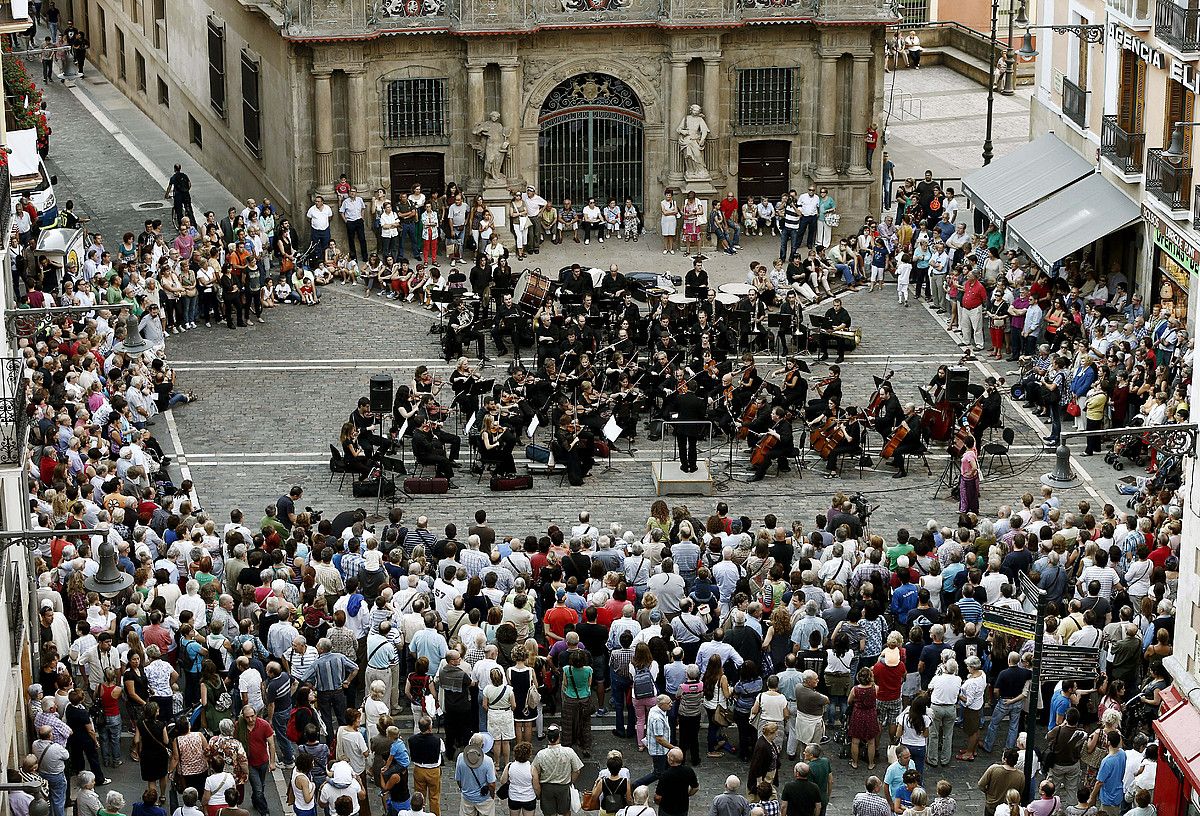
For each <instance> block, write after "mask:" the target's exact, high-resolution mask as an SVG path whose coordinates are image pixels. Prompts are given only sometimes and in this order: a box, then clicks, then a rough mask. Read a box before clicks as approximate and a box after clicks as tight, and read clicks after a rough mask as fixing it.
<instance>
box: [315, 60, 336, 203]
mask: <svg viewBox="0 0 1200 816" xmlns="http://www.w3.org/2000/svg"><path fill="white" fill-rule="evenodd" d="M332 80H333V72H332V71H313V81H314V84H315V91H314V93H313V151H314V152H315V153H316V155H317V161H316V165H317V167H316V170H317V172H316V184H317V192H319V193H326V194H328V193H331V192H333V81H332Z"/></svg>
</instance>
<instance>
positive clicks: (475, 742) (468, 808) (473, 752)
mask: <svg viewBox="0 0 1200 816" xmlns="http://www.w3.org/2000/svg"><path fill="white" fill-rule="evenodd" d="M547 730H549V729H547ZM572 753H573V752H572ZM580 766H581V767H582V763H580ZM534 780H535V781H534V788H537V781H536V777H535V778H534ZM454 781H455V782H457V783H458V789H459V793H460V795H461V796H462V801H461V803H460V804H459V813H460V814H461V816H493V814H494V813H495V810H496V765H495V763H493V762H492V758H491V757H489V756H487V755H486V754H485V753H484V752H483V735H482V734H473V735H472V736H471V739H470V741H469V742H468V743H467V747H466V750H464V751H463V752H462V754H460V755H459V757H458V761H457V763H455V766H454ZM570 802H571V799H570V796H568V797H567V809H570ZM542 807H543V812H544V813H546V814H547V816H549V814H551V813H565V812H566V811H565V810H564V811H550V810H546V809H545V803H544V802H543V804H542Z"/></svg>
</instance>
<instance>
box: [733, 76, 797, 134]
mask: <svg viewBox="0 0 1200 816" xmlns="http://www.w3.org/2000/svg"><path fill="white" fill-rule="evenodd" d="M796 72H797V69H795V68H744V69H741V70H739V71H738V119H737V124H738V126H739V127H741V128H748V129H757V128H769V129H787V128H788V127H789V126H792V125H795V124H796V105H795V90H796Z"/></svg>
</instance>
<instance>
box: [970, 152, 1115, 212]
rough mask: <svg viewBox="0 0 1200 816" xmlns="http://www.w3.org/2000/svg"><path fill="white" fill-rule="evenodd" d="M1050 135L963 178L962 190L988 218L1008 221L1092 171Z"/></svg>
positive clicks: (1082, 159)
mask: <svg viewBox="0 0 1200 816" xmlns="http://www.w3.org/2000/svg"><path fill="white" fill-rule="evenodd" d="M1095 170H1096V168H1095V167H1094V166H1093V165H1092V164H1091V163H1090V162H1088V161H1087V159H1085V158H1083V157H1082V156H1080V155H1079V154H1078V153H1076V152H1075V151H1074V150H1072V149H1071V147H1070V146H1069V145H1067V144H1066V143H1065V142H1064V141H1062V139H1059V138H1058V137H1057V136H1055V135H1054V134H1053V133H1047V134H1046V135H1045V136H1042V137H1040V138H1038V139H1035V140H1034V141H1032V142H1030V143H1029V144H1027V145H1023V146H1021V147H1019V148H1017V149H1016V150H1014V151H1013V152H1011V153H1009V154H1008V155H1006V156H1001V157H1000V158H998V159H996V160H995V161H993V162H992V163H991V164H989V165H988V166H987V167H983V168H980V169H979V170H976V171H975V172H974V173H972V174H971V175H969V176H966V177H965V178H964V179H963V182H962V186H963V190H965V191H966V194H967V197H968V198H970V199H971V202H972V203H973V204H974V205H975V206H976V207H978V208H979V209H981V210H982V211H983V212H984V213H985V214H986V215H987V217H988V218H989V219H991V220H992V221H994V222H996V223H997V224H1000V225H1001V226H1003V225H1004V224H1005V222H1007V221H1008V219H1010V218H1012V217H1013V216H1015V215H1017V214H1018V213H1020V212H1022V211H1024V210H1026V209H1028V208H1029V207H1031V206H1033V205H1034V204H1037V203H1038V202H1039V201H1041V200H1042V199H1044V198H1046V197H1047V196H1051V195H1054V194H1055V193H1057V192H1058V191H1059V190H1061V189H1063V188H1064V187H1067V186H1068V185H1071V184H1074V183H1075V182H1077V181H1079V180H1080V179H1081V178H1083V177H1085V176H1087V175H1090V174H1091V173H1093V172H1095Z"/></svg>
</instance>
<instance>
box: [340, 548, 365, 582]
mask: <svg viewBox="0 0 1200 816" xmlns="http://www.w3.org/2000/svg"><path fill="white" fill-rule="evenodd" d="M340 566H341V569H342V577H343V578H344V579H346V580H347V581H349V580H350V579H351V578H358V574H359V573H360V572H362V566H363V557H362V556H361V555H359V554H358V553H355V552H349V553H346V554H345V555H343V556H342V560H341V563H340Z"/></svg>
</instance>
